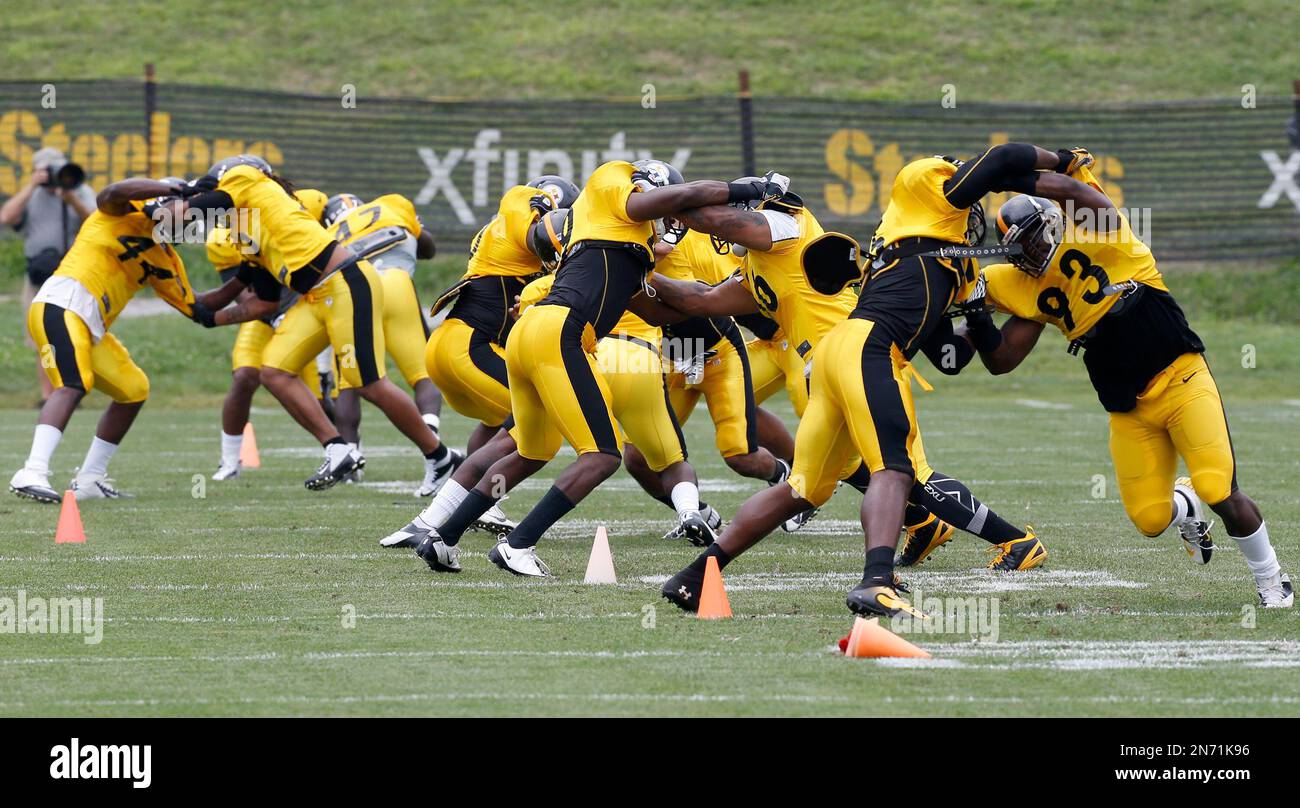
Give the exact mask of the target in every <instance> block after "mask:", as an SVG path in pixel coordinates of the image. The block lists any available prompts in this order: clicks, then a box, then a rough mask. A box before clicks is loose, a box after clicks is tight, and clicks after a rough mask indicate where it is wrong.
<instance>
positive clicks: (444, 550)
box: [415, 530, 460, 572]
mask: <svg viewBox="0 0 1300 808" xmlns="http://www.w3.org/2000/svg"><path fill="white" fill-rule="evenodd" d="M415 554H416V555H418V556H419V557H420V558H421V559H423V560H424V563H426V564H428V565H429V569H431V570H433V571H434V572H460V548H459V547H457V546H456V545H452V544H447V543H446V542H445V541H443V540H442V537H441V536H439V535H438V531H436V530H430V531H429V532H428V533H427V534H426V535H425V537H424V538H423V539H422V540H421V541H420V546H419V547H416V548H415Z"/></svg>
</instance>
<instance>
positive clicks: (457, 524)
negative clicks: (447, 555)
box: [438, 488, 496, 547]
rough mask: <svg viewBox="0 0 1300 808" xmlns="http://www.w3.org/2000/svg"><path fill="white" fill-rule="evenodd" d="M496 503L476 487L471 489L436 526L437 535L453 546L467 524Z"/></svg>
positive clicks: (457, 542)
mask: <svg viewBox="0 0 1300 808" xmlns="http://www.w3.org/2000/svg"><path fill="white" fill-rule="evenodd" d="M495 504H496V500H495V499H493V498H492V497H490V496H488V495H487V494H484V493H483V492H482V491H479V490H478V489H477V488H475V489H471V490H470V491H469V493H467V494H466V495H465V498H464V499H463V500H461V503H460V504H459V505H457V506H456V510H454V511H452V512H451V514H450V515H448V516H447V518H446V519H444V520H443V522H442V527H440V528H438V535H439V536H441V537H442V540H443V541H445V542H446V543H447V544H450V545H452V546H453V547H454V546H456V545H457V544H459V543H460V537H461V536H462V535H464V533H465V531H466V530H469V526H470V525H472V524H474V520H475V519H477V518H479V517H480V516H482V515H483V514H484V513H486V512H487V509H488V508H491V507H492V506H493V505H495Z"/></svg>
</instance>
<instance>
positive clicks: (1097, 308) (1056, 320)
mask: <svg viewBox="0 0 1300 808" xmlns="http://www.w3.org/2000/svg"><path fill="white" fill-rule="evenodd" d="M984 278H985V281H986V282H987V284H988V291H987V294H988V300H989V302H991V303H992V304H993V305H995V306H997V307H998V308H999V309H1001V310H1003V311H1005V312H1007V313H1009V314H1014V315H1015V316H1017V317H1022V318H1024V319H1026V320H1035V321H1037V322H1040V323H1051V324H1053V325H1055V326H1056V327H1057V328H1059V329H1061V332H1062V333H1063V334H1065V336H1066V337H1067V338H1069V339H1072V340H1073V339H1077V338H1078V337H1081V336H1083V335H1084V334H1087V333H1088V331H1089V330H1090V329H1091V328H1092V327H1093V326H1094V325H1096V324H1097V321H1098V320H1100V319H1101V318H1102V316H1103V315H1104V314H1105V313H1106V312H1108V311H1110V308H1111V306H1114V305H1115V302H1116V301H1117V300H1119V299H1120V295H1118V294H1106V293H1105V291H1104V290H1105V289H1106V287H1107V286H1110V285H1111V284H1120V283H1124V282H1125V281H1137V282H1138V283H1141V284H1143V285H1146V286H1150V287H1152V288H1154V289H1158V290H1160V291H1162V292H1167V291H1169V289H1168V287H1166V286H1165V282H1164V279H1163V278H1162V277H1161V275H1160V270H1158V269H1156V261H1155V257H1154V256H1152V254H1151V248H1149V247H1148V246H1147V245H1146V244H1143V243H1142V241H1141V240H1140V239H1138V237H1137V236H1136V235H1134V233H1133V230H1132V228H1131V227H1129V223H1128V219H1126V218H1124V217H1123V216H1122V215H1121V216H1120V226H1119V227H1118V228H1117V229H1116V230H1115V231H1114V232H1112V233H1100V234H1097V233H1093V232H1092V231H1091V230H1089V231H1086V232H1080V231H1078V230H1077V229H1076V228H1075V227H1074V226H1073V225H1069V226H1067V227H1066V231H1065V235H1064V238H1063V240H1062V242H1061V246H1060V247H1059V248H1058V249H1057V251H1056V255H1055V256H1053V258H1052V263H1051V265H1050V266H1048V268H1047V271H1046V272H1044V273H1043V275H1042V277H1039V278H1034V277H1031V276H1030V275H1029V274H1027V273H1025V272H1022V271H1020V270H1019V269H1017V268H1016V267H1014V266H1012V265H1011V264H994V265H993V266H989V267H985V268H984ZM1140 349H1141V346H1134V350H1140Z"/></svg>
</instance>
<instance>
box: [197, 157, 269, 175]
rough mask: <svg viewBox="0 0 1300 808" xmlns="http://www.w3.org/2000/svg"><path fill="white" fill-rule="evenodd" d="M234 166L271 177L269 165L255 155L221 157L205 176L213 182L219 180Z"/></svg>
mask: <svg viewBox="0 0 1300 808" xmlns="http://www.w3.org/2000/svg"><path fill="white" fill-rule="evenodd" d="M235 166H252V167H253V168H256V169H257V170H258V171H260V172H262V173H263V174H265V175H266V176H268V177H269V176H271V174H272V169H271V164H270V163H268V162H266V161H265V160H263V159H262V158H261V157H258V156H257V155H256V154H236V155H235V156H234V157H223V158H221V159H220V160H218V161H217V162H215V163H213V164H212V167H211V168H209V169H208V173H207V176H209V177H212V178H213V179H214V180H218V181H219V180H220V179H221V177H222V176H223V175H224V174H225V173H226V172H227V171H229V170H230V169H232V168H234V167H235Z"/></svg>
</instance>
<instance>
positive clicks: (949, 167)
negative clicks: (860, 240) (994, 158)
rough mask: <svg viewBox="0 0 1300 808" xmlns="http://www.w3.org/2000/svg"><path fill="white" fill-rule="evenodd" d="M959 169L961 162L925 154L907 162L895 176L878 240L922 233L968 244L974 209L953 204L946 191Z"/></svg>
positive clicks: (927, 236) (881, 221)
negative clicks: (971, 214) (970, 210)
mask: <svg viewBox="0 0 1300 808" xmlns="http://www.w3.org/2000/svg"><path fill="white" fill-rule="evenodd" d="M955 173H957V166H955V165H953V164H952V163H950V162H948V161H947V160H944V159H943V158H941V157H925V158H922V159H920V160H913V161H912V162H910V163H908V164H907V165H905V166H903V170H902V171H899V172H898V176H897V177H895V178H894V187H893V189H892V190H891V191H890V194H889V205H888V206H887V207H886V208H885V215H884V216H883V217H882V218H881V220H880V226H879V227H878V228H876V237H875V238H876V240H879V242H880V243H881V244H882V245H884V246H888V245H890V244H893V243H894V242H895V241H898V240H899V239H903V238H910V237H913V236H920V237H924V238H935V239H939V240H940V241H951V242H953V243H956V244H964V243H965V241H966V219H967V217H968V216H969V215H970V212H969V211H968V210H967V209H966V208H955V207H953V206H952V205H951V204H949V202H948V198H947V197H946V196H945V195H944V193H943V184H944V183H945V182H947V181H948V180H949V179H950V178H951V177H952V175H953V174H955Z"/></svg>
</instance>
